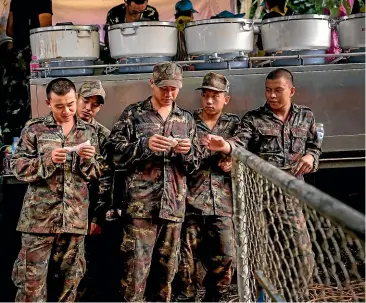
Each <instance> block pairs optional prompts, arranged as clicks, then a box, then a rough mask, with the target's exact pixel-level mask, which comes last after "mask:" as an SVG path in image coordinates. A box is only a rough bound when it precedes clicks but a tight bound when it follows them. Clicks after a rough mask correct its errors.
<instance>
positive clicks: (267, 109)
mask: <svg viewBox="0 0 366 303" xmlns="http://www.w3.org/2000/svg"><path fill="white" fill-rule="evenodd" d="M262 110H263V111H264V112H266V113H269V114H272V115H274V113H273V111H272V109H271V107H270V106H269V105H268V104H267V102H266V103H264V105H263V106H262ZM299 111H300V108H299V106H298V105H296V104H294V103H291V107H290V112H295V113H298V112H299Z"/></svg>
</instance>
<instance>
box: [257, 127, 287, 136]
mask: <svg viewBox="0 0 366 303" xmlns="http://www.w3.org/2000/svg"><path fill="white" fill-rule="evenodd" d="M258 131H259V133H260V134H261V135H263V136H273V137H279V136H280V135H281V131H280V130H279V129H278V128H269V127H260V128H258Z"/></svg>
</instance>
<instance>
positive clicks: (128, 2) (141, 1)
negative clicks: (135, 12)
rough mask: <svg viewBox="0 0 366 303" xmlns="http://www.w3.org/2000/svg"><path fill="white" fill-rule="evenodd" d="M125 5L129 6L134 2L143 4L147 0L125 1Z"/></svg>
mask: <svg viewBox="0 0 366 303" xmlns="http://www.w3.org/2000/svg"><path fill="white" fill-rule="evenodd" d="M126 2H127V4H131V2H135V3H136V4H144V3H145V2H147V0H127V1H126Z"/></svg>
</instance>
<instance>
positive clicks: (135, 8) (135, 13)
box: [125, 1, 147, 20]
mask: <svg viewBox="0 0 366 303" xmlns="http://www.w3.org/2000/svg"><path fill="white" fill-rule="evenodd" d="M125 2H126V1H125ZM146 7H147V1H145V3H143V4H137V3H135V2H133V1H131V2H130V3H127V2H126V8H127V11H128V14H129V15H130V16H132V17H133V19H135V20H137V19H139V18H140V16H141V14H142V13H144V11H145V10H146Z"/></svg>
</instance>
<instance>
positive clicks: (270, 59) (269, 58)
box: [37, 52, 366, 72]
mask: <svg viewBox="0 0 366 303" xmlns="http://www.w3.org/2000/svg"><path fill="white" fill-rule="evenodd" d="M365 55H366V53H365V52H358V53H340V54H313V55H300V54H299V55H286V56H263V57H245V60H247V61H248V62H249V64H253V62H256V61H268V62H273V61H276V60H282V59H297V60H300V61H302V60H304V59H310V58H329V57H331V58H333V57H334V58H338V59H344V58H349V57H361V56H363V57H364V56H365ZM215 60H216V59H215ZM215 60H210V59H207V60H189V61H174V62H175V63H177V64H181V65H191V64H202V63H212V62H216V61H215ZM220 62H226V63H227V64H228V69H230V63H232V62H237V59H236V58H232V59H222V58H221V59H220ZM155 64H156V62H147V63H118V64H99V65H98V64H94V65H84V66H83V65H80V66H54V67H39V68H38V69H37V71H44V72H50V71H52V70H73V69H115V68H120V67H145V66H153V65H155Z"/></svg>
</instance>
